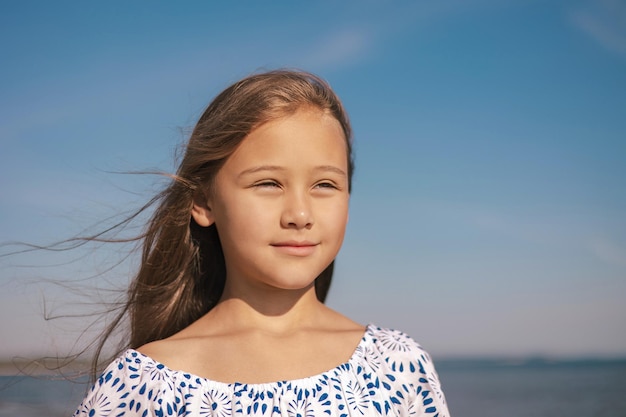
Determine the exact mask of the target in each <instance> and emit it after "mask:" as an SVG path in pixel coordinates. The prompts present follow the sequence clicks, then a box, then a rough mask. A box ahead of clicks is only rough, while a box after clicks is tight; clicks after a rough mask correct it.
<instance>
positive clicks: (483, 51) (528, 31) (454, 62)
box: [0, 0, 626, 357]
mask: <svg viewBox="0 0 626 417" xmlns="http://www.w3.org/2000/svg"><path fill="white" fill-rule="evenodd" d="M0 8H1V11H2V13H0V51H1V54H2V65H0V141H1V144H2V148H1V149H2V152H0V178H1V180H0V181H1V182H0V185H1V187H2V188H1V190H2V192H1V193H0V196H1V197H0V241H11V240H26V241H29V242H35V243H48V242H51V241H55V240H58V239H63V238H66V237H70V236H72V235H74V234H75V233H78V232H80V231H81V230H82V229H83V228H85V227H89V226H91V225H93V224H94V223H95V222H97V221H99V220H101V219H103V218H106V217H108V216H111V215H114V214H116V213H119V212H123V211H125V210H129V209H132V208H134V207H137V205H138V204H140V203H141V202H142V201H145V200H147V199H148V198H149V196H150V195H151V193H152V192H153V191H154V190H155V189H156V188H155V186H154V179H153V178H151V177H146V176H133V175H120V174H114V173H110V172H111V171H129V170H147V169H155V168H156V169H161V170H165V171H172V170H173V169H174V162H173V161H174V155H175V151H176V148H177V146H178V145H179V144H180V143H181V142H182V141H183V140H184V138H185V134H186V132H188V130H189V128H190V127H192V126H193V124H194V121H195V119H196V118H197V117H198V116H199V114H200V113H201V112H202V110H203V108H204V107H205V106H206V105H207V104H208V102H209V101H210V100H211V99H212V97H213V96H214V95H215V94H217V93H218V92H219V91H220V90H221V89H223V88H224V87H226V86H227V85H228V84H230V83H231V82H233V81H235V80H237V79H239V78H241V77H242V76H245V75H247V74H249V73H251V72H254V71H256V70H259V69H273V68H279V67H297V68H303V69H307V70H310V71H313V72H316V73H318V74H319V75H321V76H322V77H324V78H326V79H327V80H328V81H329V82H330V83H331V84H332V85H333V87H334V88H335V90H336V91H337V92H338V93H339V95H340V96H341V97H342V99H343V101H344V104H345V105H346V107H347V109H348V112H349V113H350V116H351V120H352V123H353V127H354V131H355V141H356V142H355V143H356V144H355V148H356V158H357V170H356V176H355V185H354V192H353V196H352V201H351V216H350V224H349V227H348V232H347V236H346V241H345V244H344V248H343V249H342V252H341V254H340V256H339V259H338V271H337V274H336V277H335V282H334V284H333V288H332V290H331V294H330V296H329V300H328V302H329V304H330V305H331V306H332V307H334V308H336V309H338V310H340V311H342V312H343V313H345V314H347V315H348V316H351V317H352V318H354V319H355V320H357V321H360V322H363V323H366V322H374V323H377V324H379V325H382V326H388V327H394V328H399V329H402V330H405V331H407V332H408V333H410V334H411V335H412V336H414V337H415V338H416V339H417V340H418V341H420V342H421V343H422V344H423V345H424V346H425V347H426V348H427V349H428V350H429V351H431V352H432V353H433V354H434V355H435V356H440V357H442V356H483V355H501V356H520V355H548V356H580V355H601V356H612V355H625V354H626V332H625V331H624V326H625V323H626V303H625V302H624V301H623V300H624V299H625V298H626V94H625V92H626V4H624V2H622V1H612V0H596V1H577V0H571V1H551V0H546V1H532V0H509V1H501V0H499V1H495V0H469V1H453V0H444V1H439V2H426V1H417V2H408V1H407V2H395V3H392V2H382V1H365V2H356V1H347V2H330V1H322V2H286V1H284V2H283V1H279V2H241V3H238V4H233V3H222V4H212V3H210V2H200V1H197V2H193V1H189V2H185V3H176V4H174V3H171V2H164V1H161V2H151V3H150V5H149V6H148V5H147V4H141V3H130V4H129V3H127V2H116V1H114V2H106V3H103V2H63V1H60V2H43V1H42V2H21V3H17V2H13V3H8V2H5V3H3V4H2V5H1V6H0ZM2 250H4V251H6V250H7V249H6V248H3V249H2ZM94 253H95V254H94ZM117 254H118V251H117V248H115V249H111V248H107V247H105V248H100V249H98V250H97V251H95V252H90V251H83V252H80V256H81V258H80V259H78V260H77V261H76V262H72V263H69V264H67V259H68V256H74V257H76V256H77V255H76V254H74V255H69V254H60V255H59V254H56V255H52V254H46V253H33V254H29V255H26V256H21V257H11V258H0V268H1V269H0V317H2V319H1V321H0V334H1V335H2V339H3V343H2V346H0V356H10V355H15V354H21V353H25V352H26V353H28V352H35V353H36V352H40V351H42V350H50V349H57V348H58V349H61V350H62V349H66V347H68V346H70V345H71V344H72V343H73V341H74V339H75V338H76V337H77V336H78V330H77V329H79V328H81V327H84V324H85V322H86V321H85V320H74V321H66V322H63V321H55V322H47V323H46V322H44V321H43V320H42V319H41V310H42V309H43V306H42V305H43V304H42V301H41V300H42V297H44V295H45V298H46V300H47V301H46V308H47V309H54V312H55V313H59V314H63V313H68V312H74V311H82V310H80V308H83V307H85V306H84V305H81V306H77V304H79V302H81V301H82V299H80V298H77V296H76V294H75V293H74V291H72V290H73V289H76V288H77V287H78V284H73V283H68V282H71V280H73V279H78V278H84V277H86V276H89V275H92V274H93V273H94V272H97V271H101V270H102V269H104V268H105V267H106V265H107V262H111V259H115V256H117ZM83 255H84V257H83ZM21 265H28V266H29V267H23V266H21ZM132 267H133V264H132V261H131V262H127V263H125V264H123V265H122V266H121V267H120V268H118V269H117V270H116V271H114V272H113V273H110V274H107V275H106V276H99V277H98V278H97V279H96V281H98V282H101V283H102V286H104V287H105V288H108V287H110V286H111V285H121V286H123V285H124V283H125V282H126V280H127V279H128V275H129V273H130V272H129V271H131V270H132ZM43 278H52V279H57V280H64V282H65V287H58V286H53V285H49V284H46V283H45V282H44V281H43ZM105 278H106V279H107V280H108V281H107V282H106V283H105V282H104V280H105ZM93 283H94V281H92V282H91V284H93ZM91 284H90V285H91Z"/></svg>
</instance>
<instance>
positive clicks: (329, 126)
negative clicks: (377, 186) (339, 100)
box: [224, 108, 348, 171]
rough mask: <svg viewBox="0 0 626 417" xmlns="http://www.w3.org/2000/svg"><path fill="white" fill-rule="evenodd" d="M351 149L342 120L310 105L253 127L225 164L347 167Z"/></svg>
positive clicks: (230, 166)
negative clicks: (349, 149)
mask: <svg viewBox="0 0 626 417" xmlns="http://www.w3.org/2000/svg"><path fill="white" fill-rule="evenodd" d="M347 152H348V149H347V142H346V138H345V135H344V132H343V129H342V127H341V124H340V123H339V121H337V119H335V118H334V117H333V116H332V115H330V114H329V113H328V112H324V111H321V110H319V109H310V108H306V109H300V110H298V111H296V112H295V113H294V114H292V115H288V116H284V117H281V118H278V119H274V120H272V121H269V122H267V123H264V124H262V125H260V126H259V127H257V128H255V129H254V130H252V132H250V134H248V136H246V138H245V139H244V140H243V141H242V143H241V144H240V145H239V147H238V148H237V149H236V150H235V152H234V153H233V154H232V155H231V156H230V157H229V158H228V160H227V161H226V164H225V165H224V168H236V167H238V166H240V165H251V164H252V165H253V164H258V163H268V164H272V163H281V164H286V165H298V164H302V165H310V164H320V163H323V164H326V165H328V164H333V165H337V166H338V167H339V168H341V169H343V170H344V171H345V170H346V169H347V167H346V165H347ZM244 169H245V168H244Z"/></svg>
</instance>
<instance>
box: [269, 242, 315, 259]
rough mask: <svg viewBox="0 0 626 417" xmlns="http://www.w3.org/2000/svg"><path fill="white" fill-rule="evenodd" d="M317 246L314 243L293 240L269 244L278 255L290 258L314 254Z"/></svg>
mask: <svg viewBox="0 0 626 417" xmlns="http://www.w3.org/2000/svg"><path fill="white" fill-rule="evenodd" d="M318 245H319V243H315V242H310V241H295V240H289V241H284V242H276V243H272V244H271V246H272V247H274V248H275V249H276V250H277V251H278V252H279V253H282V254H285V255H291V256H309V255H311V254H313V253H314V252H315V250H316V249H317V246H318Z"/></svg>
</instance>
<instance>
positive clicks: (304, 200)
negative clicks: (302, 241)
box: [280, 193, 314, 229]
mask: <svg viewBox="0 0 626 417" xmlns="http://www.w3.org/2000/svg"><path fill="white" fill-rule="evenodd" d="M313 223H314V221H313V212H312V209H311V202H310V201H309V197H308V196H307V195H305V193H292V194H290V195H287V196H285V205H284V207H283V212H282V215H281V219H280V224H281V226H282V227H284V228H293V229H310V228H311V227H313Z"/></svg>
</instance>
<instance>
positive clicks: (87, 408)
mask: <svg viewBox="0 0 626 417" xmlns="http://www.w3.org/2000/svg"><path fill="white" fill-rule="evenodd" d="M146 379H147V378H144V375H142V368H141V367H140V366H136V364H133V363H132V361H131V360H129V358H126V357H120V358H118V359H116V360H115V361H114V362H112V363H111V364H110V365H109V366H108V367H107V369H105V371H104V372H103V373H102V375H101V376H100V377H99V378H98V380H97V381H96V383H95V384H94V385H93V387H91V389H90V390H89V392H88V393H87V395H86V396H85V398H84V399H83V401H82V402H81V404H80V405H79V406H78V409H77V410H76V412H75V413H74V417H113V416H124V417H135V416H141V417H143V416H151V415H154V413H153V412H151V407H152V405H151V404H150V398H149V397H150V396H152V392H153V389H151V387H150V386H149V385H148V382H147V381H146Z"/></svg>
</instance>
